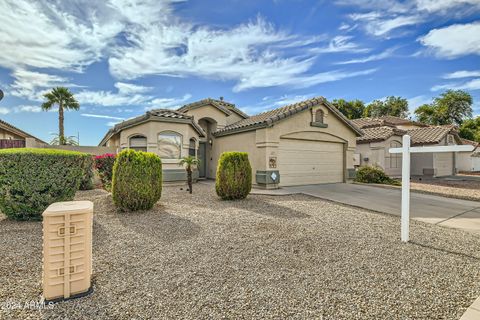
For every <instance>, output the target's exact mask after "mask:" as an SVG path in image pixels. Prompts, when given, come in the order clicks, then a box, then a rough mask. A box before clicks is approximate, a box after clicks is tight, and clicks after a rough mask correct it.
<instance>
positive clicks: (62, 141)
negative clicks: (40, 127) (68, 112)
mask: <svg viewBox="0 0 480 320" xmlns="http://www.w3.org/2000/svg"><path fill="white" fill-rule="evenodd" d="M63 120H64V116H63V103H62V102H60V104H59V105H58V140H59V144H60V145H65V144H66V141H65V133H64V128H63Z"/></svg>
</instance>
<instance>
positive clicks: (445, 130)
mask: <svg viewBox="0 0 480 320" xmlns="http://www.w3.org/2000/svg"><path fill="white" fill-rule="evenodd" d="M407 133H408V134H409V135H410V137H411V139H412V144H413V145H422V144H436V143H439V142H440V141H441V140H442V139H443V138H444V137H445V136H446V135H447V134H453V135H454V136H455V139H456V140H457V142H459V144H462V142H461V139H460V137H459V136H458V132H457V128H456V127H455V126H454V125H444V126H431V127H425V128H416V129H409V130H407Z"/></svg>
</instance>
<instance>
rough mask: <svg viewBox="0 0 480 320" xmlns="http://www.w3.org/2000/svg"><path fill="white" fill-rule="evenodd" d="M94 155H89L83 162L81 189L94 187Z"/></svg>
mask: <svg viewBox="0 0 480 320" xmlns="http://www.w3.org/2000/svg"><path fill="white" fill-rule="evenodd" d="M93 176H94V172H93V157H92V156H91V155H89V157H88V158H86V159H85V162H84V163H83V175H82V180H81V181H80V190H92V189H93Z"/></svg>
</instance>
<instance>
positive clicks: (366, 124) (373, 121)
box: [350, 118, 385, 129]
mask: <svg viewBox="0 0 480 320" xmlns="http://www.w3.org/2000/svg"><path fill="white" fill-rule="evenodd" d="M350 121H351V122H353V124H355V125H356V126H357V127H359V128H360V129H363V128H371V127H381V126H385V121H383V120H382V119H380V118H360V119H353V120H350Z"/></svg>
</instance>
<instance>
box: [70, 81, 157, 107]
mask: <svg viewBox="0 0 480 320" xmlns="http://www.w3.org/2000/svg"><path fill="white" fill-rule="evenodd" d="M115 87H116V88H117V89H118V90H117V92H112V91H103V90H100V91H92V90H83V91H80V92H78V93H75V98H76V99H77V101H78V102H79V103H80V104H86V105H99V106H105V107H111V106H123V105H143V104H145V103H147V102H149V101H151V100H152V99H153V98H154V97H153V96H151V95H145V94H144V93H145V92H148V91H150V90H151V89H152V88H149V87H143V86H138V85H133V84H127V83H121V82H117V83H115Z"/></svg>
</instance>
